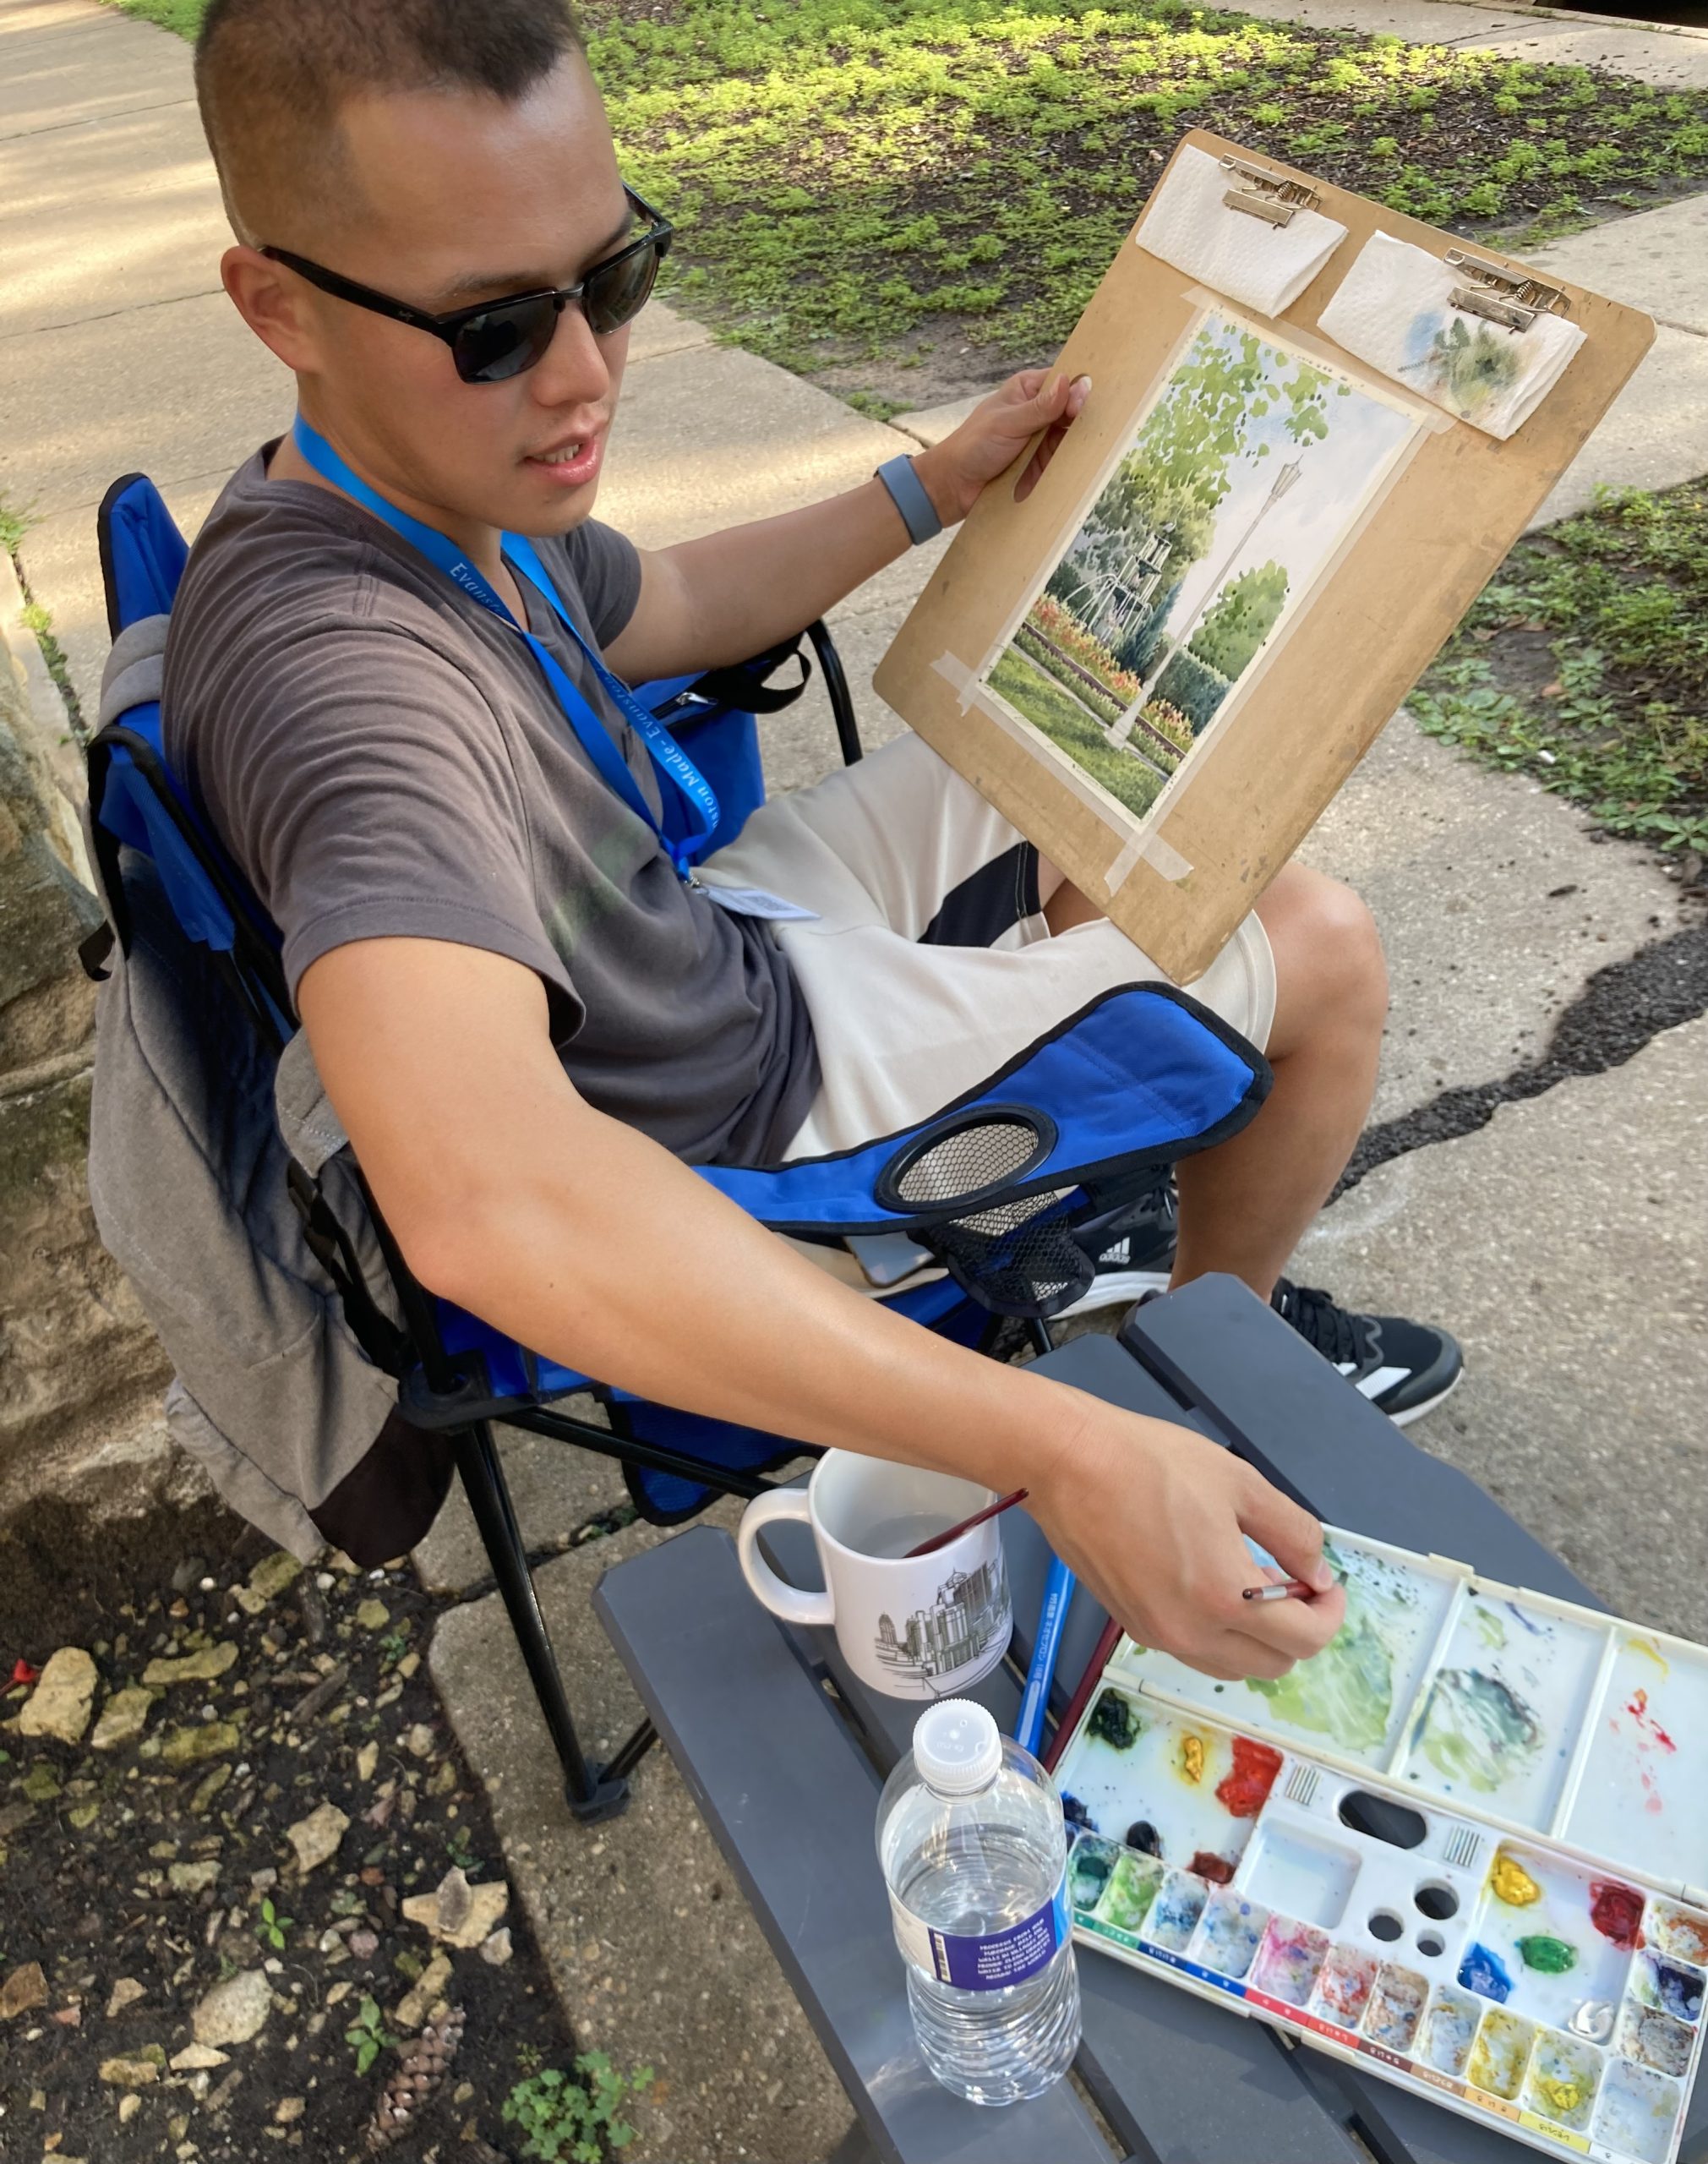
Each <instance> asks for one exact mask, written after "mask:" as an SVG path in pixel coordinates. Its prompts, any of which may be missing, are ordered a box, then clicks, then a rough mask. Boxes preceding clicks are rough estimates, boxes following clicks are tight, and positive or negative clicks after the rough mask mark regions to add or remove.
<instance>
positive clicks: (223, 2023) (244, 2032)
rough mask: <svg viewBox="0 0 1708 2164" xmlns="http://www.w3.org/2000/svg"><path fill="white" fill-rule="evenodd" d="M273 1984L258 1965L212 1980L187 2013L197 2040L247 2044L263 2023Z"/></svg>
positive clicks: (271, 1998) (271, 1995) (267, 2011)
mask: <svg viewBox="0 0 1708 2164" xmlns="http://www.w3.org/2000/svg"><path fill="white" fill-rule="evenodd" d="M272 2003H273V1986H271V1984H270V1983H269V1982H268V1981H267V1978H266V1975H265V1972H264V1971H263V1970H259V1969H245V1970H242V1971H240V1973H239V1974H238V1975H235V1976H232V1977H229V1978H227V1980H226V1981H225V1982H224V1983H223V1984H216V1985H215V1986H214V1988H213V1989H212V1990H211V1991H210V1992H209V1993H208V1995H207V1997H205V1999H204V2000H203V2001H202V2003H201V2004H200V2005H199V2006H198V2007H197V2008H196V2010H195V2012H194V2014H192V2015H191V2016H190V2027H191V2029H192V2030H193V2031H194V2036H195V2040H196V2041H197V2043H199V2044H247V2043H248V2041H249V2039H250V2038H251V2037H252V2036H259V2034H260V2032H261V2030H262V2029H263V2028H264V2027H265V2024H266V2019H267V2015H268V2013H269V2012H270V2009H271V2007H272Z"/></svg>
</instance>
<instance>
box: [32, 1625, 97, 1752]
mask: <svg viewBox="0 0 1708 2164" xmlns="http://www.w3.org/2000/svg"><path fill="white" fill-rule="evenodd" d="M95 1680H96V1679H95V1663H94V1662H93V1661H92V1660H91V1659H90V1657H89V1655H88V1654H87V1653H85V1651H84V1650H83V1648H82V1647H81V1646H62V1647H61V1648H59V1650H58V1652H57V1653H54V1654H52V1656H51V1657H50V1658H49V1659H48V1663H47V1665H46V1667H45V1668H44V1669H42V1671H41V1675H40V1676H39V1677H38V1679H37V1680H36V1685H35V1689H34V1691H31V1692H30V1696H29V1697H27V1698H26V1699H25V1702H24V1710H23V1712H22V1713H19V1716H18V1733H19V1735H30V1736H35V1735H51V1736H52V1737H53V1738H54V1739H55V1740H56V1741H57V1742H60V1743H80V1742H82V1740H83V1731H84V1730H85V1729H86V1728H87V1727H88V1726H89V1708H90V1702H91V1701H92V1700H93V1698H94V1697H95Z"/></svg>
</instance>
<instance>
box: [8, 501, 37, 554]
mask: <svg viewBox="0 0 1708 2164" xmlns="http://www.w3.org/2000/svg"><path fill="white" fill-rule="evenodd" d="M34 525H35V512H34V511H32V510H30V507H29V505H25V507H24V509H23V510H21V511H14V509H13V508H12V506H11V505H10V504H8V503H4V502H0V549H4V551H5V552H6V554H7V555H8V556H15V555H17V554H18V550H19V545H20V544H22V542H23V539H24V537H25V534H26V533H28V532H29V531H30V527H32V526H34Z"/></svg>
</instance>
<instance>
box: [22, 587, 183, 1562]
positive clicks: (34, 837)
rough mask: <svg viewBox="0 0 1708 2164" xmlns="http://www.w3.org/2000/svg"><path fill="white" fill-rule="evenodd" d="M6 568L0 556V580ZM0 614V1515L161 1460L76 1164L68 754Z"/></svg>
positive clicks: (145, 1356)
mask: <svg viewBox="0 0 1708 2164" xmlns="http://www.w3.org/2000/svg"><path fill="white" fill-rule="evenodd" d="M10 572H11V565H10V563H9V561H7V560H4V559H0V583H4V584H9V582H10V580H9V574H10ZM3 598H4V596H3V595H0V601H3ZM14 624H15V617H14ZM8 628H9V627H8V626H5V625H4V624H3V622H0V1519H3V1518H4V1517H5V1516H7V1515H8V1513H9V1512H10V1511H12V1510H13V1509H14V1508H15V1507H16V1506H17V1505H18V1504H19V1502H21V1501H22V1500H24V1499H25V1497H27V1496H29V1495H32V1494H41V1493H43V1492H46V1491H47V1490H49V1489H54V1490H57V1491H59V1492H61V1493H68V1492H71V1491H72V1490H74V1489H79V1488H82V1487H84V1486H85V1485H87V1484H89V1476H90V1470H91V1467H94V1466H95V1465H97V1464H99V1463H101V1462H106V1464H108V1465H110V1466H111V1465H116V1464H121V1463H122V1464H123V1466H124V1467H125V1468H126V1473H125V1478H124V1480H123V1482H122V1483H121V1485H122V1486H123V1487H125V1488H126V1489H129V1488H134V1476H135V1473H136V1471H137V1469H138V1467H139V1464H140V1463H141V1462H143V1461H148V1462H150V1464H151V1465H152V1473H151V1474H150V1484H152V1483H153V1481H154V1480H155V1479H156V1478H158V1476H159V1475H160V1474H161V1473H164V1472H165V1470H166V1467H165V1465H164V1463H163V1462H160V1460H161V1445H159V1443H158V1441H157V1440H156V1438H157V1435H158V1424H157V1422H156V1421H155V1420H154V1419H153V1418H150V1416H151V1415H152V1413H154V1409H155V1407H156V1405H157V1402H158V1398H159V1394H160V1391H161V1387H162V1385H163V1384H164V1381H165V1377H166V1367H165V1363H164V1358H163V1356H162V1355H161V1352H160V1350H159V1347H157V1345H156V1342H155V1340H154V1337H153V1336H152V1334H151V1332H150V1330H149V1328H148V1325H147V1323H146V1322H145V1320H144V1318H143V1315H142V1312H141V1309H139V1306H138V1304H137V1303H136V1301H135V1299H134V1296H133V1295H132V1293H131V1292H130V1289H129V1287H128V1285H127V1284H126V1282H125V1281H124V1279H123V1276H122V1275H121V1273H120V1271H119V1269H118V1266H117V1264H116V1263H114V1261H113V1260H112V1257H111V1256H110V1255H108V1254H107V1253H106V1250H105V1249H103V1248H102V1246H101V1242H100V1240H99V1238H97V1236H96V1233H95V1222H94V1219H93V1217H92V1216H91V1215H90V1207H89V1196H88V1190H87V1187H86V1184H85V1173H84V1161H85V1154H86V1152H87V1149H88V1143H89V1096H90V1061H91V1057H92V1053H93V1032H94V1023H95V986H93V985H92V984H90V982H89V981H88V979H87V978H86V977H85V975H84V973H83V970H82V968H81V966H80V965H79V961H78V959H77V946H78V942H79V940H80V939H81V938H82V937H83V936H84V934H85V932H88V931H89V930H90V927H91V926H93V925H95V924H97V923H98V922H99V921H100V917H101V911H100V909H99V907H98V905H97V904H96V902H95V897H94V895H93V894H92V893H90V891H89V888H87V886H86V885H85V883H84V881H83V879H82V878H80V877H79V876H78V874H79V872H81V871H83V870H84V869H85V866H84V861H83V848H82V839H81V837H80V835H79V832H78V828H77V822H76V814H75V812H74V808H73V806H72V804H71V802H70V801H69V800H68V786H67V775H68V772H71V771H74V762H72V761H70V760H68V758H67V757H66V756H65V747H63V746H62V745H60V744H59V743H58V742H57V740H56V739H55V737H54V736H52V735H50V734H49V728H50V727H51V726H52V722H48V724H47V726H44V721H46V720H47V718H46V717H44V716H43V715H42V713H41V698H40V697H39V695H38V697H37V699H36V701H35V705H34V708H32V702H31V698H30V684H29V681H28V679H27V678H26V676H25V671H24V668H23V665H22V663H21V661H20V659H19V654H18V652H17V651H16V648H17V646H18V643H19V642H18V637H17V633H16V632H15V631H13V632H12V636H11V637H9V638H8V635H7V633H8ZM30 658H32V659H33V658H34V657H33V656H31V657H30ZM50 688H51V687H50ZM55 703H56V705H57V698H56V701H55ZM52 719H53V720H58V719H60V717H59V716H57V715H55V716H53V717H52ZM56 769H57V771H56ZM150 1431H152V1433H150ZM100 1489H101V1481H100V1479H99V1478H97V1479H96V1480H95V1483H94V1484H93V1489H92V1491H91V1500H95V1496H96V1495H97V1494H98V1491H99V1490H100Z"/></svg>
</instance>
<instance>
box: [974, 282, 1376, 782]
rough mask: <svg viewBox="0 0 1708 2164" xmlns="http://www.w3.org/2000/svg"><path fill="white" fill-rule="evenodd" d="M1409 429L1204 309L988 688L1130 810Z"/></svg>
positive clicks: (1233, 684)
mask: <svg viewBox="0 0 1708 2164" xmlns="http://www.w3.org/2000/svg"><path fill="white" fill-rule="evenodd" d="M1416 433H1417V423H1416V420H1415V419H1414V418H1413V417H1412V415H1411V413H1409V412H1407V411H1405V410H1403V409H1402V408H1401V407H1400V406H1399V405H1398V404H1389V403H1388V402H1386V401H1385V400H1383V398H1381V397H1379V396H1376V395H1375V394H1373V393H1372V392H1371V391H1367V390H1366V389H1364V388H1363V387H1362V386H1361V385H1355V384H1354V382H1353V381H1352V380H1351V379H1350V378H1349V377H1345V376H1343V375H1341V374H1339V373H1338V372H1337V371H1336V370H1334V369H1331V368H1329V367H1325V366H1323V364H1322V363H1318V362H1317V361H1314V360H1307V359H1305V358H1303V357H1302V356H1301V355H1300V354H1297V353H1295V352H1289V351H1288V350H1287V349H1286V348H1285V347H1282V346H1280V345H1276V344H1274V343H1273V342H1271V341H1270V340H1269V339H1268V338H1266V337H1262V336H1258V333H1257V332H1256V331H1252V330H1251V329H1249V328H1248V327H1247V325H1245V324H1243V323H1241V321H1239V320H1237V319H1236V317H1234V316H1232V315H1231V314H1226V313H1225V312H1222V311H1220V310H1213V311H1211V312H1210V313H1209V314H1207V315H1206V316H1205V317H1204V319H1203V321H1202V323H1201V324H1200V325H1199V327H1198V331H1197V332H1196V335H1195V336H1193V337H1192V339H1191V341H1190V342H1189V343H1188V345H1187V347H1186V350H1185V351H1184V352H1183V353H1182V354H1181V357H1180V358H1179V359H1178V360H1177V362H1176V364H1175V367H1174V369H1172V371H1171V373H1170V374H1169V376H1168V377H1167V379H1166V380H1165V381H1164V382H1163V383H1162V384H1161V385H1160V387H1159V389H1158V391H1157V395H1156V396H1155V397H1154V399H1153V401H1152V402H1151V404H1150V406H1149V410H1148V411H1147V412H1146V413H1144V415H1143V417H1142V418H1141V419H1140V421H1139V423H1138V427H1137V429H1136V430H1135V432H1134V434H1133V437H1132V441H1131V443H1130V444H1129V445H1128V446H1127V449H1126V450H1125V451H1124V452H1123V453H1122V454H1121V456H1120V458H1119V459H1118V460H1117V462H1116V466H1115V468H1114V470H1113V472H1112V473H1110V475H1109V476H1108V478H1107V479H1106V480H1105V482H1104V484H1103V485H1102V487H1101V489H1100V491H1099V493H1098V495H1097V496H1096V498H1095V500H1094V501H1093V502H1092V503H1091V505H1089V508H1088V509H1087V511H1086V512H1085V514H1084V516H1083V519H1082V521H1081V522H1080V525H1079V527H1078V529H1077V531H1076V532H1075V533H1074V534H1073V537H1072V539H1071V540H1070V541H1069V543H1068V544H1067V549H1065V550H1064V551H1063V553H1062V555H1061V557H1060V558H1059V559H1058V560H1057V562H1056V565H1055V566H1054V568H1053V569H1052V570H1051V571H1050V574H1049V576H1048V577H1047V578H1046V580H1045V583H1044V587H1043V590H1042V591H1041V592H1040V593H1038V594H1037V595H1036V597H1035V598H1034V599H1033V601H1032V602H1031V604H1030V605H1029V607H1028V609H1027V610H1026V612H1025V615H1023V618H1022V619H1021V620H1020V622H1019V623H1018V626H1016V627H1015V629H1014V631H1013V633H1012V637H1009V638H1008V639H1007V642H1005V644H1004V645H1003V647H1002V648H1001V651H1000V653H998V654H997V656H996V658H995V660H994V662H993V663H992V664H991V665H990V668H989V669H988V670H987V671H986V674H985V683H986V686H987V687H988V689H989V690H990V691H991V692H992V693H994V694H995V695H996V701H997V702H999V703H1000V704H1001V707H1002V708H1004V709H1005V710H1006V712H1007V715H1008V717H1009V718H1010V719H1012V720H1015V721H1018V723H1020V724H1023V726H1024V728H1025V730H1026V731H1027V734H1028V735H1029V738H1030V739H1031V740H1033V741H1034V743H1035V744H1036V745H1037V746H1039V747H1040V748H1041V749H1042V750H1044V751H1045V756H1046V757H1049V758H1050V760H1051V762H1052V763H1057V762H1070V763H1071V764H1072V767H1073V768H1077V769H1078V772H1079V773H1081V774H1082V775H1083V776H1084V777H1086V778H1087V779H1089V780H1090V781H1091V782H1092V783H1094V784H1095V785H1096V787H1097V789H1098V790H1099V791H1100V794H1101V795H1103V796H1104V797H1105V798H1106V799H1107V800H1109V801H1110V802H1111V803H1112V804H1113V805H1118V806H1120V807H1121V809H1122V810H1123V811H1125V812H1128V813H1131V814H1132V815H1134V816H1135V817H1140V818H1143V817H1144V816H1145V814H1146V813H1148V812H1149V811H1150V809H1151V807H1152V806H1153V805H1154V803H1155V802H1156V801H1157V799H1158V797H1159V796H1160V795H1161V793H1162V791H1163V790H1164V788H1165V786H1166V784H1168V782H1169V780H1170V777H1171V776H1172V775H1174V774H1175V773H1176V772H1177V771H1178V770H1179V769H1180V768H1181V767H1182V766H1183V765H1185V764H1186V763H1187V762H1188V761H1189V760H1190V758H1191V757H1192V752H1193V751H1194V750H1195V749H1196V748H1197V746H1198V744H1199V742H1200V740H1202V739H1203V737H1204V736H1205V735H1206V734H1207V733H1208V732H1209V730H1211V729H1212V727H1213V726H1214V724H1215V723H1216V722H1217V720H1218V719H1220V718H1221V717H1222V716H1223V714H1224V713H1225V710H1229V709H1231V706H1232V704H1233V703H1234V699H1235V695H1236V691H1239V690H1240V689H1241V688H1242V687H1243V686H1246V685H1247V684H1248V683H1249V682H1250V680H1252V675H1253V674H1254V673H1255V671H1256V669H1257V664H1258V662H1259V658H1260V657H1261V656H1262V655H1263V653H1265V652H1266V651H1267V650H1268V649H1269V648H1271V647H1272V645H1273V643H1274V640H1275V639H1276V637H1278V635H1279V634H1280V632H1281V631H1282V630H1283V628H1284V627H1285V625H1286V623H1287V621H1288V620H1289V619H1290V617H1291V615H1293V614H1294V613H1295V612H1296V610H1297V609H1299V608H1300V607H1301V604H1303V603H1304V601H1305V600H1306V598H1307V596H1308V595H1309V593H1310V592H1311V590H1312V587H1314V586H1315V585H1316V583H1317V582H1318V579H1319V577H1321V575H1322V573H1323V571H1324V570H1325V569H1326V567H1327V566H1328V565H1329V563H1330V562H1331V560H1333V559H1334V555H1336V552H1337V551H1338V550H1339V549H1340V546H1341V544H1342V543H1343V542H1344V541H1345V539H1346V537H1347V536H1348V534H1349V533H1351V531H1352V529H1353V527H1355V526H1356V524H1357V522H1358V520H1359V519H1360V517H1361V516H1362V514H1363V511H1364V510H1365V507H1366V506H1367V504H1368V503H1369V502H1370V501H1371V500H1372V498H1373V496H1374V495H1376V493H1377V492H1378V489H1381V487H1382V486H1383V484H1384V483H1385V482H1386V481H1387V480H1388V478H1389V477H1390V476H1391V475H1392V474H1393V473H1394V471H1395V470H1396V468H1397V462H1398V461H1399V459H1400V454H1401V452H1402V451H1404V450H1405V447H1406V445H1408V444H1409V443H1410V442H1411V440H1413V438H1414V437H1415V436H1416Z"/></svg>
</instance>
